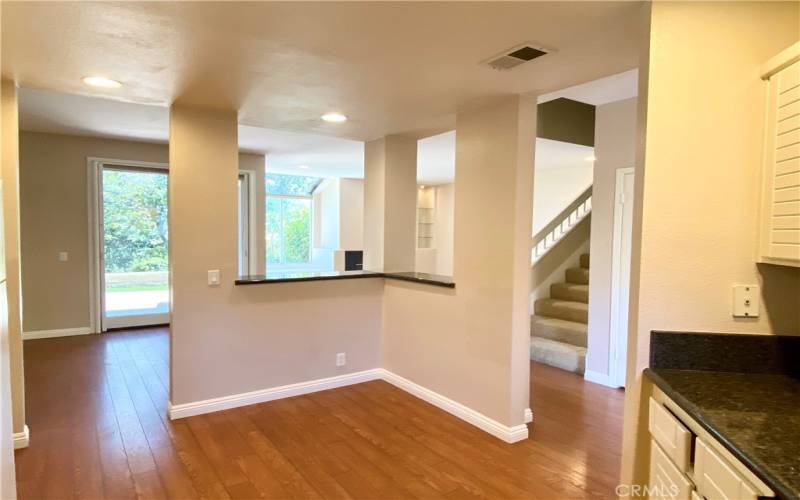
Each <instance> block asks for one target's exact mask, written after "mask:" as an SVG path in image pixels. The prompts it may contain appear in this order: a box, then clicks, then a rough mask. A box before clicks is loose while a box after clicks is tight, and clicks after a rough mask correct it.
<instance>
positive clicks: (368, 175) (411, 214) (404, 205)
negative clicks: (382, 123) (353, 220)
mask: <svg viewBox="0 0 800 500" xmlns="http://www.w3.org/2000/svg"><path fill="white" fill-rule="evenodd" d="M416 213H417V141H416V139H413V138H409V137H402V136H396V135H389V136H386V137H382V138H380V139H376V140H374V141H370V142H367V143H366V144H365V145H364V269H366V270H370V271H413V270H414V260H415V252H416V246H417V245H416V241H415V234H416V227H415V225H416Z"/></svg>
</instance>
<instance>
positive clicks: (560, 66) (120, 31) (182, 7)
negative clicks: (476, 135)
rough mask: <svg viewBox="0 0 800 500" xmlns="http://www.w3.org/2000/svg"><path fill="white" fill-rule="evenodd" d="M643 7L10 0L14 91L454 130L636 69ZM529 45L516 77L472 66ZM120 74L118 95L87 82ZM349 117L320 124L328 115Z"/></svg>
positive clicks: (360, 130)
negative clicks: (542, 51)
mask: <svg viewBox="0 0 800 500" xmlns="http://www.w3.org/2000/svg"><path fill="white" fill-rule="evenodd" d="M644 3H645V2H622V1H620V2H603V1H596V2H583V3H580V4H577V3H575V2H235V3H228V2H4V3H3V16H2V34H3V41H2V42H3V43H2V61H3V64H2V72H3V76H5V77H10V78H13V79H15V80H16V81H17V82H18V83H19V84H20V85H21V86H25V87H30V88H41V89H50V90H56V91H60V92H67V93H72V94H82V95H88V96H99V97H105V98H110V99H114V100H118V101H123V102H132V103H139V104H157V105H161V106H167V105H169V104H170V103H172V102H174V101H175V100H180V101H182V102H184V103H186V104H189V105H198V106H210V107H217V108H227V109H237V110H238V111H239V121H240V123H242V124H245V125H251V126H258V127H263V128H267V129H273V130H289V131H298V132H306V133H316V134H323V135H333V136H337V137H342V138H348V139H357V140H369V139H373V138H377V137H381V136H383V135H386V134H392V133H405V134H413V135H415V136H417V137H426V136H429V135H432V134H433V133H437V132H442V131H445V130H451V129H452V128H454V125H455V113H456V111H457V110H458V109H459V108H462V107H465V106H476V105H480V104H481V103H483V102H488V101H489V100H491V99H493V98H495V97H497V96H500V95H507V94H509V93H517V94H518V93H527V92H535V93H537V94H541V93H544V92H551V91H553V90H554V89H559V88H564V87H568V86H571V85H574V84H576V83H579V82H585V81H589V80H593V79H596V78H598V77H602V76H606V75H611V74H616V73H619V72H621V71H626V70H629V69H631V68H635V67H637V66H638V54H639V47H638V41H639V36H638V31H639V30H640V27H641V25H642V24H641V20H642V19H643V16H641V13H642V5H643V4H644ZM525 41H534V42H535V43H537V44H541V45H543V46H548V47H553V48H554V49H555V51H554V52H553V53H551V54H548V55H546V56H544V57H541V58H538V59H536V60H534V61H532V62H530V63H526V64H524V65H522V66H519V67H517V68H516V69H514V70H511V71H506V72H498V71H495V70H492V69H489V68H488V67H486V66H484V65H480V64H478V63H479V61H483V60H485V59H486V58H488V57H490V56H492V55H495V54H497V53H499V52H501V51H503V50H504V49H507V48H510V47H512V46H515V45H517V44H519V43H522V42H525ZM95 74H99V75H104V76H107V77H110V78H114V79H117V80H120V81H122V82H123V83H124V86H123V87H122V88H119V89H105V90H103V89H97V88H90V87H87V86H85V85H84V84H83V83H82V82H81V77H83V76H86V75H95ZM333 110H336V111H340V112H343V113H345V114H346V115H348V116H349V117H350V119H349V120H348V121H347V122H346V123H344V124H327V123H323V122H322V121H320V120H319V117H320V115H322V114H323V113H325V112H328V111H333Z"/></svg>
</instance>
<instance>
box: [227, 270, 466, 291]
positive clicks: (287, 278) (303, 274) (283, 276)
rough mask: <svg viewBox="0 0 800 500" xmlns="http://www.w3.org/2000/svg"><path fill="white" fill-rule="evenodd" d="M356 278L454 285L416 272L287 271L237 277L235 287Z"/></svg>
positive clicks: (440, 278)
mask: <svg viewBox="0 0 800 500" xmlns="http://www.w3.org/2000/svg"><path fill="white" fill-rule="evenodd" d="M358 278H388V279H395V280H402V281H411V282H414V283H424V284H426V285H434V286H441V287H445V288H455V286H456V284H455V282H454V281H453V278H452V277H450V276H441V275H438V274H428V273H416V272H397V273H384V272H374V271H324V272H319V271H287V272H276V273H272V272H271V273H269V274H255V275H250V276H239V278H237V279H236V284H237V285H256V284H265V283H287V282H297V281H323V280H339V279H358Z"/></svg>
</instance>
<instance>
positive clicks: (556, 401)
mask: <svg viewBox="0 0 800 500" xmlns="http://www.w3.org/2000/svg"><path fill="white" fill-rule="evenodd" d="M24 355H25V360H24V361H25V388H26V394H27V400H26V412H27V418H28V425H29V427H30V429H31V445H30V447H29V448H27V449H24V450H18V451H17V452H16V465H17V488H18V496H19V498H21V499H29V498H35V499H49V498H54V499H55V498H57V499H61V498H86V499H94V498H111V499H124V498H154V499H155V498H175V499H189V498H207V499H218V498H223V499H224V498H248V499H250V498H287V499H289V498H291V499H303V500H305V499H316V498H370V499H376V498H380V499H395V498H397V499H405V498H451V499H467V498H492V499H494V498H515V499H516V498H526V499H527V498H532V499H536V498H542V499H547V500H551V499H555V498H558V499H560V498H612V497H614V486H615V485H616V483H617V482H618V477H619V460H620V444H621V430H622V409H623V392H622V391H618V390H612V389H608V388H605V387H602V386H599V385H595V384H591V383H587V382H585V381H584V380H583V379H582V378H581V377H579V376H577V375H574V374H571V373H567V372H563V371H560V370H557V369H555V368H551V367H548V366H543V365H538V364H534V363H532V364H531V367H532V372H531V395H532V396H531V400H532V405H533V413H534V423H533V424H531V425H530V426H529V429H530V434H531V437H530V439H528V440H526V441H523V442H520V443H516V444H514V445H509V444H506V443H503V442H502V441H500V440H498V439H496V438H494V437H492V436H490V435H488V434H486V433H484V432H482V431H480V430H479V429H477V428H475V427H473V426H471V425H469V424H466V423H465V422H463V421H461V420H459V419H458V418H456V417H454V416H452V415H450V414H448V413H446V412H444V411H442V410H440V409H438V408H436V407H434V406H432V405H429V404H427V403H425V402H424V401H422V400H420V399H417V398H415V397H413V396H411V395H409V394H407V393H405V392H404V391H402V390H400V389H398V388H397V387H394V386H392V385H391V384H388V383H386V382H383V381H372V382H367V383H363V384H359V385H354V386H350V387H344V388H340V389H334V390H329V391H323V392H319V393H314V394H309V395H305V396H299V397H294V398H288V399H284V400H279V401H272V402H268V403H263V404H258V405H252V406H247V407H242V408H235V409H231V410H226V411H223V412H219V413H214V414H207V415H200V416H196V417H189V418H186V419H182V420H177V421H171V420H170V419H169V417H168V415H167V399H168V394H169V336H168V331H167V330H166V329H165V328H150V329H141V330H131V331H123V332H115V333H110V334H103V335H87V336H79V337H70V338H54V339H42V340H32V341H26V342H25V346H24Z"/></svg>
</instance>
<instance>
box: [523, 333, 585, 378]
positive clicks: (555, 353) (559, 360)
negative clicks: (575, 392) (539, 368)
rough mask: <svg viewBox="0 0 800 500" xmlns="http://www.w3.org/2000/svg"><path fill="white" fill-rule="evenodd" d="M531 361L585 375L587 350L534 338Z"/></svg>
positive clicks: (532, 339) (532, 340)
mask: <svg viewBox="0 0 800 500" xmlns="http://www.w3.org/2000/svg"><path fill="white" fill-rule="evenodd" d="M531 359H532V360H534V361H538V362H540V363H544V364H547V365H550V366H555V367H556V368H561V369H562V370H567V371H570V372H574V373H580V374H583V372H584V370H585V365H586V348H585V347H579V346H575V345H572V344H567V343H566V342H559V341H557V340H550V339H545V338H541V337H534V336H532V337H531Z"/></svg>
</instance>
